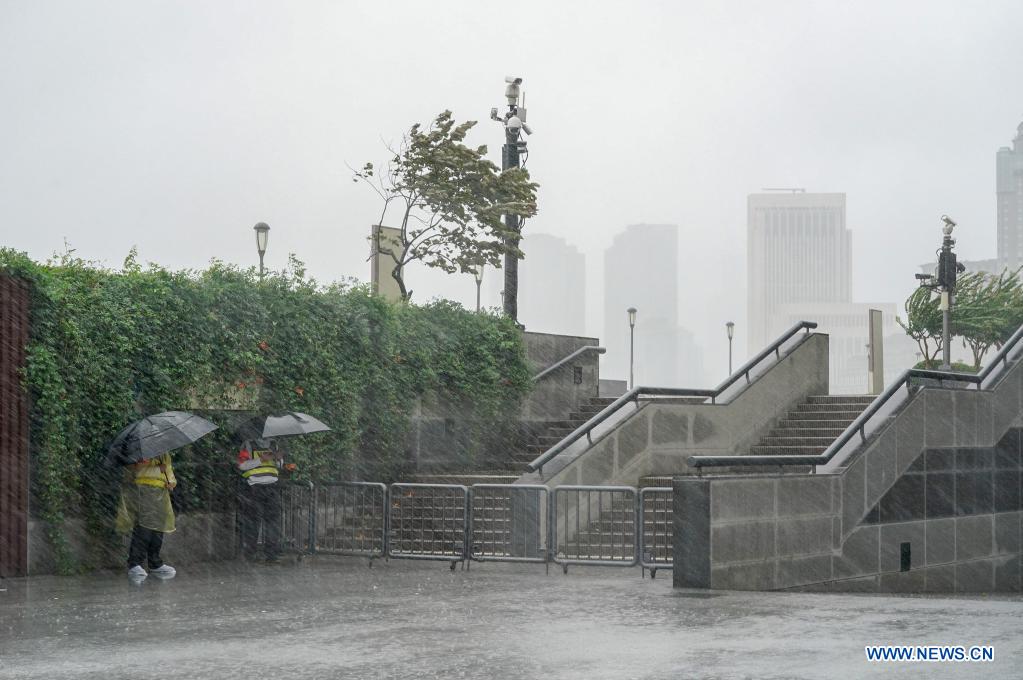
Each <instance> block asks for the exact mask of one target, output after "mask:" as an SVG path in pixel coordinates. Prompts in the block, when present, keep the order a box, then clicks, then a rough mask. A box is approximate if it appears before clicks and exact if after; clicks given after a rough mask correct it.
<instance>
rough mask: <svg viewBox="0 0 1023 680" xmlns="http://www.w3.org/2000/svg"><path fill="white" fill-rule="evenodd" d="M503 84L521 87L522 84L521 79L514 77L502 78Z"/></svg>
mask: <svg viewBox="0 0 1023 680" xmlns="http://www.w3.org/2000/svg"><path fill="white" fill-rule="evenodd" d="M504 82H506V83H511V84H513V85H521V84H522V78H516V77H515V76H505V77H504Z"/></svg>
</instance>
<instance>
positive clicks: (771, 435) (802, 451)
mask: <svg viewBox="0 0 1023 680" xmlns="http://www.w3.org/2000/svg"><path fill="white" fill-rule="evenodd" d="M873 400H874V396H873V395H869V394H867V395H858V394H856V395H821V396H811V397H809V398H808V399H807V400H806V401H805V402H803V403H802V404H799V405H798V406H797V407H796V410H795V411H789V412H788V413H787V414H786V416H785V417H784V418H782V419H781V421H779V422H778V424H777V425H775V426H774V428H773V429H772V430H771V431H770V432H768V434H767V436H766V437H764V438H763V439H761V440H760V442H759V443H758V444H757V445H755V446H753V447H751V449H750V454H752V455H754V456H774V455H785V456H812V455H817V454H821V453H824V451H826V450H827V448H828V447H829V446H831V444H832V442H834V441H835V439H837V438H838V436H839V435H840V434H842V432H844V431H845V429H846V428H847V427H849V425H850V423H852V421H854V420H856V418H857V417H858V416H859V415H860V414H861V413H863V410H864V409H865V408H867V406H868V405H870V402H872V401H873Z"/></svg>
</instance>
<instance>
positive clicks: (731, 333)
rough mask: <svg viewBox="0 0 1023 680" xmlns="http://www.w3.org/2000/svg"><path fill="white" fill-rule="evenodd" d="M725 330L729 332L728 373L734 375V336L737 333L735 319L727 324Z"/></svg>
mask: <svg viewBox="0 0 1023 680" xmlns="http://www.w3.org/2000/svg"><path fill="white" fill-rule="evenodd" d="M725 332H727V333H728V375H732V337H733V336H734V335H735V322H734V321H729V322H727V323H726V324H725Z"/></svg>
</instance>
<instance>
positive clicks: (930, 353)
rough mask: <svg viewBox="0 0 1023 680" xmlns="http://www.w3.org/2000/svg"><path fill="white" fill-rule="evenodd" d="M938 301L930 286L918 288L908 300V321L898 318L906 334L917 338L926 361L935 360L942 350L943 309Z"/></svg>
mask: <svg viewBox="0 0 1023 680" xmlns="http://www.w3.org/2000/svg"><path fill="white" fill-rule="evenodd" d="M938 302H939V300H938V298H937V297H935V296H934V294H933V293H932V292H931V290H930V289H929V288H917V289H916V290H915V291H913V294H912V295H910V296H909V298H908V299H907V300H906V304H905V309H906V321H905V322H903V321H902V319H899V318H896V321H898V323H899V325H900V326H902V329H903V330H904V331H906V334H907V335H908V336H909V337H911V338H913V339H914V340H916V344H917V346H919V347H920V353H921V354H922V355H923V357H924V361H925V362H927V361H931V360H933V359H934V357H935V356H937V355H938V353H940V352H941V310H940V309H938ZM932 343H933V344H934V349H933V350H932V349H931V344H932Z"/></svg>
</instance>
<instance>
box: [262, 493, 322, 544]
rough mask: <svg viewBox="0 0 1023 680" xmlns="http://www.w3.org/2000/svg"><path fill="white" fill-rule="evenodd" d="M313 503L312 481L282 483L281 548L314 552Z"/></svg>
mask: <svg viewBox="0 0 1023 680" xmlns="http://www.w3.org/2000/svg"><path fill="white" fill-rule="evenodd" d="M313 503H314V500H313V483H312V482H284V483H283V484H282V485H281V511H282V512H283V513H284V518H283V521H282V522H281V548H283V549H284V550H294V551H296V552H300V553H302V552H306V553H308V552H313V549H314V546H315V545H316V542H315V538H314V532H315V527H314V518H315V516H314V514H313ZM260 533H261V534H262V531H261V532H260ZM260 540H262V536H261V539H260Z"/></svg>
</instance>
